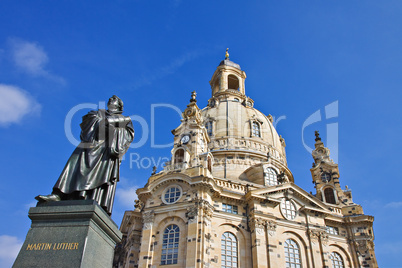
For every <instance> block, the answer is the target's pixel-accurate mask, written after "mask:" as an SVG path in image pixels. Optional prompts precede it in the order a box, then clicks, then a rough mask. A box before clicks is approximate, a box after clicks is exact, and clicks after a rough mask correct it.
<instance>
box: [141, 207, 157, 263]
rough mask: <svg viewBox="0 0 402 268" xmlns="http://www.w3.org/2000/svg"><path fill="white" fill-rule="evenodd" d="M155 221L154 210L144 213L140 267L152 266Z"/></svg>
mask: <svg viewBox="0 0 402 268" xmlns="http://www.w3.org/2000/svg"><path fill="white" fill-rule="evenodd" d="M154 219H155V213H154V211H153V210H151V211H147V212H143V213H142V222H143V228H142V241H141V247H140V254H139V260H138V267H148V265H151V264H152V257H153V238H152V233H153V225H154Z"/></svg>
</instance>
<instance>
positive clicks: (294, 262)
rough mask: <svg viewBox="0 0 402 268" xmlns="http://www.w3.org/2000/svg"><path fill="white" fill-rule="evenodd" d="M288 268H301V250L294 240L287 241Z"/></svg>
mask: <svg viewBox="0 0 402 268" xmlns="http://www.w3.org/2000/svg"><path fill="white" fill-rule="evenodd" d="M285 261H286V268H301V267H302V265H301V257H300V249H299V246H298V245H297V243H296V242H295V241H294V240H293V239H288V240H286V241H285Z"/></svg>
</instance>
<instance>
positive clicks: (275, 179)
mask: <svg viewBox="0 0 402 268" xmlns="http://www.w3.org/2000/svg"><path fill="white" fill-rule="evenodd" d="M269 170H270V171H272V173H271V172H269ZM270 175H272V177H271V176H270ZM267 179H268V180H267ZM267 181H268V182H271V181H273V183H274V184H270V183H267ZM264 183H265V186H276V185H278V184H279V183H278V173H277V172H276V170H275V169H273V168H272V167H267V168H265V172H264Z"/></svg>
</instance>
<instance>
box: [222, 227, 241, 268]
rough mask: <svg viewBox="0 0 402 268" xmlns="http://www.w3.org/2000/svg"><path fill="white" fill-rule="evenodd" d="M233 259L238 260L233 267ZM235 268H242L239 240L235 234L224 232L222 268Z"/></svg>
mask: <svg viewBox="0 0 402 268" xmlns="http://www.w3.org/2000/svg"><path fill="white" fill-rule="evenodd" d="M229 239H230V240H229ZM233 241H234V242H233ZM229 244H230V245H229ZM233 248H234V249H233ZM228 251H230V254H227V253H228ZM228 257H229V258H228ZM228 259H229V260H230V266H228V265H226V264H227V262H228ZM233 259H235V260H236V261H235V266H233V262H234V261H233ZM233 267H240V266H239V242H238V239H237V237H236V235H235V234H233V233H231V232H224V233H223V234H222V235H221V268H233Z"/></svg>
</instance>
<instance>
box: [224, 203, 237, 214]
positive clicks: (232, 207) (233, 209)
mask: <svg viewBox="0 0 402 268" xmlns="http://www.w3.org/2000/svg"><path fill="white" fill-rule="evenodd" d="M228 206H230V208H228ZM222 211H223V212H227V213H231V214H236V215H237V214H239V207H238V206H236V205H231V204H227V203H222Z"/></svg>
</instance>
